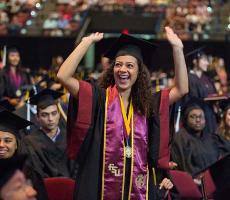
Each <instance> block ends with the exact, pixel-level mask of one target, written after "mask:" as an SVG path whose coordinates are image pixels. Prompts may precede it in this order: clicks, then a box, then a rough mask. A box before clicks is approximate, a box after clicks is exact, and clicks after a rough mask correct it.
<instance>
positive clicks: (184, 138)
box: [171, 98, 230, 175]
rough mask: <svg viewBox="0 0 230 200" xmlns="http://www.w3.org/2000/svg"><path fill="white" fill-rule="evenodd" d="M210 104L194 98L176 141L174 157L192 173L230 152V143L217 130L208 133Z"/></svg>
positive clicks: (173, 148)
mask: <svg viewBox="0 0 230 200" xmlns="http://www.w3.org/2000/svg"><path fill="white" fill-rule="evenodd" d="M205 106H206V104H205V103H204V102H202V101H201V100H199V99H196V98H192V99H191V100H190V101H188V102H187V103H186V104H185V105H184V108H183V110H182V113H183V128H182V129H180V131H179V132H178V133H177V134H176V135H175V137H174V139H173V142H172V149H171V150H172V151H171V158H172V161H174V162H175V163H176V164H177V168H178V169H179V170H182V171H186V172H188V173H190V174H191V175H194V174H197V173H198V172H200V171H202V170H203V169H205V168H207V167H208V166H210V165H211V164H213V163H215V162H216V161H217V160H218V159H219V158H221V157H222V156H224V155H225V154H227V153H228V152H230V144H229V143H228V141H226V140H225V139H224V138H222V137H220V136H219V135H217V134H215V133H213V134H208V133H206V132H205V131H204V129H205V128H206V116H205V112H204V110H205Z"/></svg>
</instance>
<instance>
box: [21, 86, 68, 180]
mask: <svg viewBox="0 0 230 200" xmlns="http://www.w3.org/2000/svg"><path fill="white" fill-rule="evenodd" d="M60 96H62V93H60V92H56V91H53V90H50V89H45V90H42V91H41V92H39V93H38V94H36V95H34V96H32V97H31V98H30V103H31V104H33V105H36V106H37V121H38V124H39V126H40V127H39V128H38V129H36V130H34V131H32V133H31V134H29V135H28V136H26V137H25V138H24V142H25V144H26V145H28V146H29V155H30V156H31V157H32V166H34V168H35V169H36V171H38V172H39V174H40V175H41V176H42V177H43V178H45V177H57V176H65V177H68V176H69V168H68V159H67V155H66V133H65V131H64V129H62V128H61V127H59V120H60V112H59V108H58V100H57V99H58V98H59V97H60Z"/></svg>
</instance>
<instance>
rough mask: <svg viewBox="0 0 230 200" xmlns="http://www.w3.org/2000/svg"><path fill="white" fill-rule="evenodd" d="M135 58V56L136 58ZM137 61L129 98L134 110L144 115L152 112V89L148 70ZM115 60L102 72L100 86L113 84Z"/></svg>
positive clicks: (105, 86) (104, 86)
mask: <svg viewBox="0 0 230 200" xmlns="http://www.w3.org/2000/svg"><path fill="white" fill-rule="evenodd" d="M136 59H137V58H136ZM137 63H138V67H139V69H138V76H137V80H136V82H135V83H134V84H133V86H132V90H131V98H132V102H133V108H134V111H136V112H139V113H141V114H142V115H145V116H147V117H148V116H150V115H151V113H152V112H153V104H152V102H153V95H152V94H153V89H152V86H151V80H150V74H149V71H148V69H147V67H146V65H144V64H143V63H142V62H141V61H140V60H139V59H137ZM114 65H115V61H113V62H112V64H111V67H110V68H108V69H107V71H105V72H104V73H103V76H102V78H101V80H100V82H99V85H100V86H101V87H102V88H105V89H106V88H107V87H109V86H114V85H115V80H114V73H113V68H114Z"/></svg>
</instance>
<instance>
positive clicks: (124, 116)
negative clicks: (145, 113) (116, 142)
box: [119, 95, 133, 138]
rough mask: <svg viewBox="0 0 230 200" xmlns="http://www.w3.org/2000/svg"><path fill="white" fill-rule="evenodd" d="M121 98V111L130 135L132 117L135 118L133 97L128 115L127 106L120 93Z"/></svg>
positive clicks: (127, 132)
mask: <svg viewBox="0 0 230 200" xmlns="http://www.w3.org/2000/svg"><path fill="white" fill-rule="evenodd" d="M119 99H120V104H121V113H122V118H123V120H124V124H125V129H126V134H127V137H129V135H130V132H131V128H130V122H131V119H133V104H132V99H131V102H130V106H129V111H128V117H127V115H126V112H125V106H124V103H123V100H122V98H121V96H120V95H119ZM132 122H133V120H132ZM127 137H126V138H127Z"/></svg>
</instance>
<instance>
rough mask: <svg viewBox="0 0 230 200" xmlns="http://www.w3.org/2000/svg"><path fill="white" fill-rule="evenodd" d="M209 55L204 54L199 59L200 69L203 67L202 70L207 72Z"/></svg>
mask: <svg viewBox="0 0 230 200" xmlns="http://www.w3.org/2000/svg"><path fill="white" fill-rule="evenodd" d="M208 65H209V62H208V57H207V56H206V55H202V56H201V57H200V58H199V59H198V67H199V69H201V70H202V71H204V72H206V71H207V70H208Z"/></svg>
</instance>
